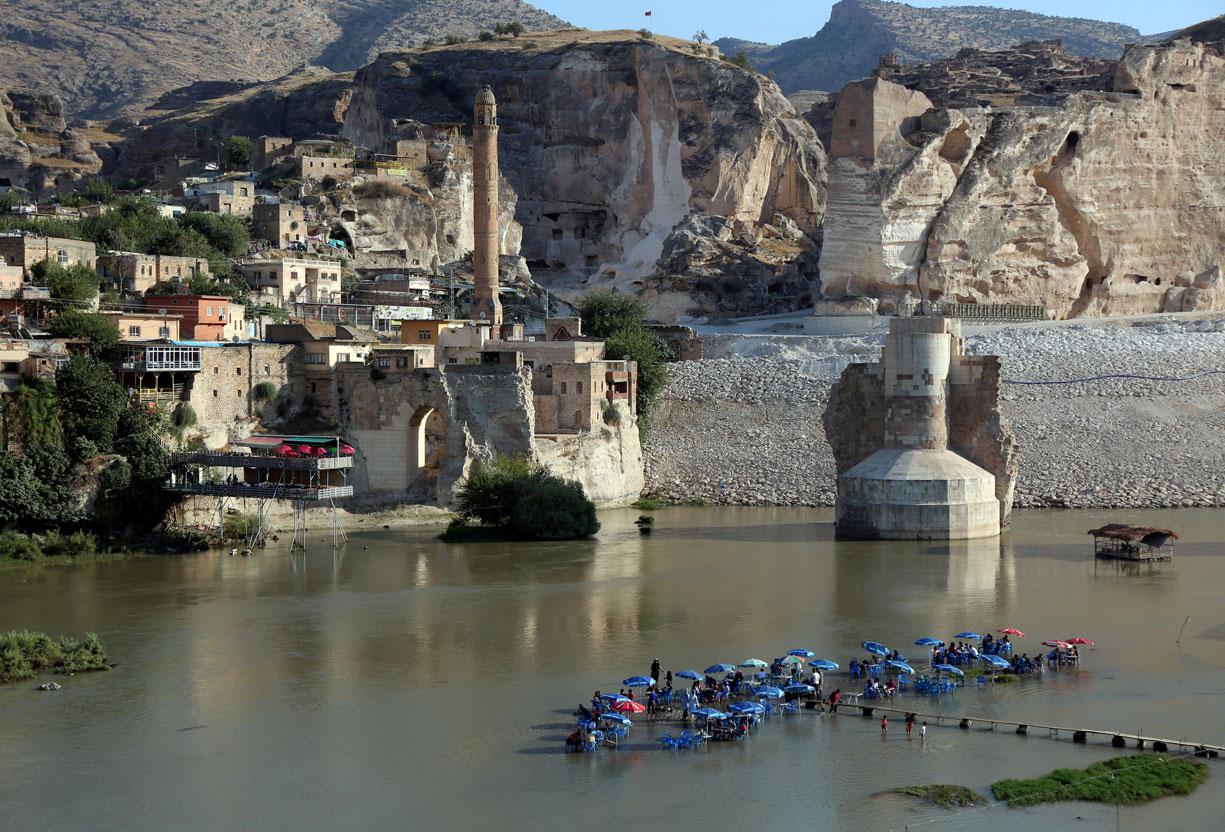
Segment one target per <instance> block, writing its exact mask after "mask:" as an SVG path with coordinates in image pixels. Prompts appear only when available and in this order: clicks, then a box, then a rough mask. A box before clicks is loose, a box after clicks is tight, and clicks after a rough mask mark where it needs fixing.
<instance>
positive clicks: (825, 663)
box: [808, 659, 838, 670]
mask: <svg viewBox="0 0 1225 832" xmlns="http://www.w3.org/2000/svg"><path fill="white" fill-rule="evenodd" d="M808 666H809V667H815V668H816V669H817V670H837V669H838V663H837V662H831V661H830V660H829V659H817V660H816V661H815V662H809V663H808Z"/></svg>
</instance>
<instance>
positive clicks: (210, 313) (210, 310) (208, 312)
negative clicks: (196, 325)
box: [204, 306, 213, 316]
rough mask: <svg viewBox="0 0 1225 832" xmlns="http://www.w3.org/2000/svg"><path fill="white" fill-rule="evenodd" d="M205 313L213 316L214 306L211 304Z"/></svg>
mask: <svg viewBox="0 0 1225 832" xmlns="http://www.w3.org/2000/svg"><path fill="white" fill-rule="evenodd" d="M204 314H205V315H208V316H211V315H212V314H213V307H211V306H210V307H208V308H207V309H205V310H204Z"/></svg>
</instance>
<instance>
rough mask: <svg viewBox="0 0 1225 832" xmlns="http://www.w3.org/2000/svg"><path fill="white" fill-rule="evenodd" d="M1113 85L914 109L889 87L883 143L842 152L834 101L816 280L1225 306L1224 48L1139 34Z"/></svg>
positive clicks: (1067, 302) (1060, 305) (969, 297)
mask: <svg viewBox="0 0 1225 832" xmlns="http://www.w3.org/2000/svg"><path fill="white" fill-rule="evenodd" d="M877 83H878V84H882V85H883V84H887V83H888V82H877ZM890 86H892V85H890ZM1115 88H1116V92H1115V93H1077V94H1075V95H1073V96H1071V97H1070V98H1069V99H1068V100H1067V102H1066V104H1065V106H1063V107H1060V108H1058V109H1055V108H1029V109H1025V108H1018V109H1015V110H1006V111H999V112H972V113H965V114H963V113H959V112H957V111H949V110H936V111H930V112H928V113H927V114H925V115H923V116H922V117H921V118H918V119H915V118H913V117H912V115H911V114H908V113H900V112H896V111H893V110H891V109H890V108H889V107H887V106H881V104H880V102H879V101H878V102H877V106H876V110H875V116H876V118H877V128H878V131H879V128H880V120H881V119H884V120H886V121H890V120H891V121H890V123H891V125H892V128H891V132H890V134H889V136H888V140H887V142H886V146H887V148H888V149H889V152H888V153H884V154H881V155H879V156H872V155H870V154H866V153H864V152H862V151H857V152H855V153H849V152H848V153H847V154H846V155H845V157H842V156H839V154H838V153H837V150H838V146H839V145H838V139H837V137H838V131H839V124H838V121H837V111H836V113H835V127H834V130H835V143H834V147H835V153H834V155H835V156H837V157H838V158H836V160H835V161H834V163H833V164H832V166H831V181H830V200H829V211H828V215H827V221H826V228H825V238H824V239H825V248H824V250H823V252H822V257H821V272H822V293H823V295H824V296H825V297H827V298H840V297H844V296H846V295H848V294H850V295H857V294H859V295H869V296H873V297H879V298H888V299H892V298H895V297H897V296H898V295H899V294H900V293H901V291H902V290H904V289H909V290H911V291H912V292H914V293H915V294H917V295H918V296H921V297H927V298H931V299H941V300H946V301H952V302H989V303H1001V302H1014V303H1025V304H1042V305H1045V306H1046V307H1047V309H1048V310H1050V311H1051V313H1052V314H1053V315H1054V316H1055V317H1059V318H1067V317H1077V316H1100V315H1120V314H1137V313H1147V312H1159V311H1184V310H1188V309H1208V308H1221V307H1222V306H1225V292H1223V291H1222V290H1221V287H1220V284H1219V280H1217V279H1216V278H1215V277H1214V275H1215V274H1216V271H1214V270H1217V269H1219V268H1220V266H1221V263H1222V260H1225V253H1223V248H1225V246H1223V244H1222V240H1225V138H1223V137H1225V58H1222V56H1221V55H1220V54H1218V52H1217V51H1216V50H1214V49H1212V48H1211V47H1205V46H1204V45H1202V44H1198V43H1192V42H1190V41H1176V42H1174V43H1171V44H1162V45H1157V46H1148V45H1143V46H1134V47H1131V48H1130V49H1129V50H1128V51H1127V53H1126V55H1125V56H1124V58H1123V61H1122V63H1121V65H1120V67H1119V70H1118V74H1117V78H1116V81H1115ZM886 103H888V102H886ZM841 104H842V102H841V101H840V102H839V106H840V107H841ZM869 112H871V111H870V110H869ZM844 129H845V128H844ZM1197 280H1198V284H1197Z"/></svg>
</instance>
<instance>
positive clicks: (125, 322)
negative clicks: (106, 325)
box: [101, 310, 183, 341]
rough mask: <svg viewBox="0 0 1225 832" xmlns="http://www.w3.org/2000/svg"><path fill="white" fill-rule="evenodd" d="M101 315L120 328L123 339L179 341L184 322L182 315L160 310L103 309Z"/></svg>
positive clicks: (121, 338)
mask: <svg viewBox="0 0 1225 832" xmlns="http://www.w3.org/2000/svg"><path fill="white" fill-rule="evenodd" d="M101 315H102V316H103V317H105V318H107V319H108V320H110V321H111V322H112V323H114V324H115V326H116V327H118V329H119V338H120V340H123V341H151V340H154V339H159V340H161V339H166V340H171V341H177V340H179V337H180V332H181V327H182V324H183V316H182V315H169V314H165V313H158V312H125V311H110V310H103V311H102V312H101Z"/></svg>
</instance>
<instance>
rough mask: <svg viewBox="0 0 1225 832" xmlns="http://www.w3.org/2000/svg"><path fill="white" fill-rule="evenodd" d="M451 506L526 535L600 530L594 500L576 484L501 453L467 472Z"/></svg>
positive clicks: (572, 536) (563, 536)
mask: <svg viewBox="0 0 1225 832" xmlns="http://www.w3.org/2000/svg"><path fill="white" fill-rule="evenodd" d="M456 509H457V511H458V512H459V514H460V516H461V517H462V518H464V519H468V520H476V521H478V522H479V523H480V524H481V525H483V526H486V527H491V528H497V529H499V530H501V531H502V532H503V533H504V534H505V536H508V537H518V538H523V539H527V540H576V539H579V538H584V537H590V536H591V535H593V534H595V533H596V532H597V531H599V529H600V524H599V521H598V520H597V519H596V513H595V504H594V503H592V502H591V500H589V499H587V495H586V494H584V493H583V488H582V486H581V485H579V484H578V483H571V482H566V481H565V480H563V479H561V478H560V477H557V476H556V475H554V474H551V473H550V472H549V471H548V470H547V469H545V468H544V467H543V466H540V465H533V464H531V463H528V462H527V461H525V460H521V459H514V458H511V457H505V456H499V457H495V458H494V459H493V460H492V461H490V462H486V463H483V464H481V465H479V466H478V467H477V469H476V470H474V471H473V472H472V473H471V475H469V477H468V479H467V480H466V481H465V482H464V484H463V485H461V486H460V488H459V491H458V492H457V494H456Z"/></svg>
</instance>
